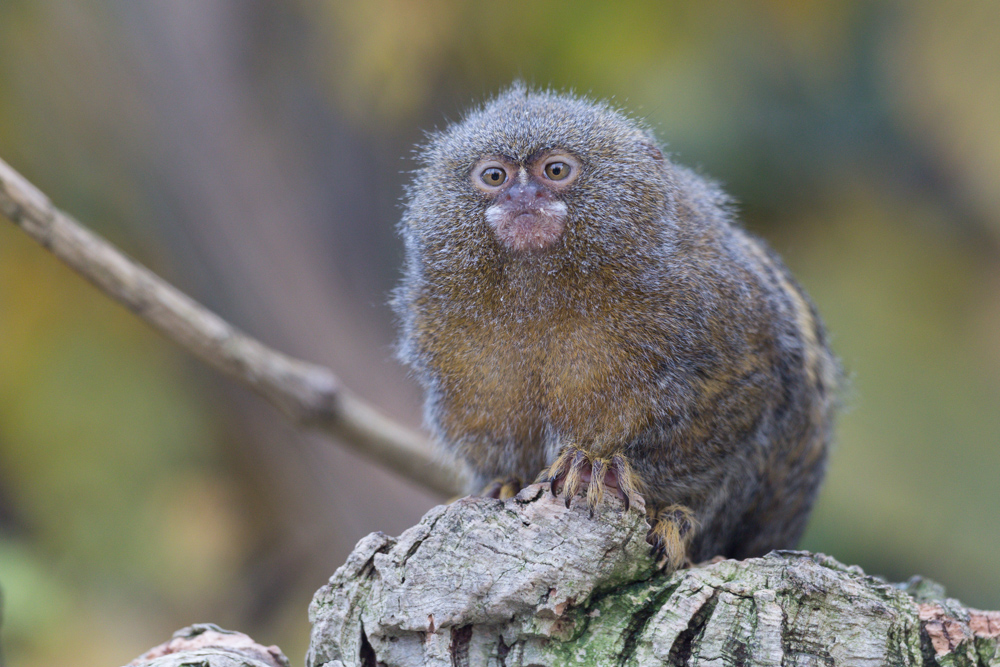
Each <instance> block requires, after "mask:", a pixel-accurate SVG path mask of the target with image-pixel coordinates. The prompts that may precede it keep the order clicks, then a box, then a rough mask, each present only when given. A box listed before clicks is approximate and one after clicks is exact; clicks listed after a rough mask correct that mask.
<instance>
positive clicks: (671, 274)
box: [393, 84, 839, 569]
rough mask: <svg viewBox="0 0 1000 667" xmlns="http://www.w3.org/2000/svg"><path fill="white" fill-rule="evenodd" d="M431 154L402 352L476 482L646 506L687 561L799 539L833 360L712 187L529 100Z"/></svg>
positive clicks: (807, 313) (414, 220)
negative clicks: (638, 501) (536, 483)
mask: <svg viewBox="0 0 1000 667" xmlns="http://www.w3.org/2000/svg"><path fill="white" fill-rule="evenodd" d="M418 154H419V160H420V166H419V168H418V169H417V170H416V173H415V175H414V179H413V183H412V185H411V186H410V187H409V189H408V191H407V196H406V209H405V212H404V214H403V218H402V221H401V223H400V230H401V233H402V236H403V238H404V240H405V244H406V268H405V275H404V278H403V280H402V283H401V284H400V285H399V287H398V288H397V290H396V292H395V296H394V299H393V305H394V308H395V310H396V313H397V315H398V316H399V318H400V320H401V329H402V333H401V344H400V356H401V358H402V359H403V360H404V361H405V362H406V363H407V364H409V366H410V367H411V368H412V369H413V371H414V373H415V375H416V377H417V379H418V380H419V381H420V383H421V384H422V385H423V387H424V389H425V391H426V406H425V417H426V420H427V422H428V424H429V426H430V427H431V429H432V430H433V432H434V434H435V435H436V436H437V438H438V439H439V440H440V441H441V442H443V443H444V444H445V445H446V446H447V447H449V448H451V449H452V450H453V451H454V452H455V453H456V454H457V455H458V456H459V457H460V458H462V459H464V460H465V461H466V462H467V463H468V465H469V466H470V468H471V469H472V471H473V472H474V475H475V482H474V486H475V490H477V491H479V492H482V493H486V494H491V495H494V496H499V497H506V496H509V495H512V494H513V493H516V492H517V490H519V489H520V488H521V486H522V485H524V484H525V483H530V482H531V481H533V480H535V479H536V478H539V476H540V475H541V477H542V478H543V479H546V480H550V481H551V483H552V491H553V493H557V494H558V493H560V492H561V493H563V494H565V497H566V501H567V503H568V502H569V500H570V499H571V498H572V497H573V496H574V495H575V494H576V493H577V492H578V491H585V492H586V501H587V502H588V503H589V504H590V506H591V508H592V509H593V508H594V507H595V506H596V505H597V504H599V503H600V502H601V500H602V498H603V497H604V495H605V494H606V493H609V494H610V493H613V494H615V495H617V496H619V497H621V498H623V499H624V500H625V503H626V505H627V504H628V503H629V502H630V501H632V500H634V497H635V495H636V494H640V495H641V496H642V497H643V499H644V501H645V505H646V511H647V513H648V515H649V518H650V525H651V526H652V529H651V531H650V534H649V539H650V542H651V543H652V544H653V545H654V548H655V550H656V551H657V554H658V557H659V558H660V562H661V564H662V565H664V566H665V567H668V568H671V569H672V568H675V567H678V566H679V565H680V564H682V563H683V562H685V560H690V561H693V562H698V561H701V560H705V559H707V558H710V557H712V556H715V555H724V556H728V557H734V558H745V557H749V556H754V555H760V554H763V553H765V552H767V551H770V550H771V549H775V548H791V547H793V546H794V545H795V543H796V541H797V540H798V538H799V536H800V535H801V533H802V530H803V528H804V527H805V521H806V518H807V516H808V514H809V511H810V509H811V506H812V504H813V500H814V498H815V495H816V491H817V488H818V486H819V483H820V481H821V478H822V476H823V471H824V466H825V459H826V452H827V447H828V443H829V440H830V432H831V420H832V413H833V410H834V402H835V400H834V399H835V394H836V384H837V380H838V377H839V371H838V366H837V363H836V361H835V359H834V357H833V356H832V355H831V353H830V351H829V349H828V347H827V343H826V336H825V334H824V330H823V327H822V325H821V323H820V320H819V318H818V316H817V314H816V311H815V309H814V308H813V306H812V304H811V302H810V301H809V299H808V297H807V296H806V295H805V294H804V293H803V291H802V289H801V288H800V287H799V286H798V285H797V284H796V283H795V281H794V280H793V279H792V278H791V276H790V275H789V273H788V271H787V269H786V268H785V267H784V265H783V264H782V263H781V261H780V260H779V259H778V258H777V257H776V255H775V254H774V253H773V252H772V251H770V250H769V249H768V248H767V247H766V246H765V245H764V244H763V243H762V242H761V241H760V240H758V239H756V238H754V237H752V236H751V235H750V234H748V233H747V232H745V231H744V230H743V229H741V228H740V227H739V226H737V225H736V224H734V222H733V219H732V218H733V214H732V206H731V205H730V203H729V200H728V199H727V198H726V196H725V195H724V194H723V193H722V192H721V191H720V190H719V189H718V188H717V186H716V185H714V184H713V183H711V182H710V181H707V180H705V179H704V178H702V177H700V176H698V175H697V174H695V173H693V172H692V171H689V170H688V169H685V168H683V167H680V166H677V165H675V164H673V163H672V162H670V161H669V160H668V159H667V158H666V157H665V156H664V154H663V152H662V151H661V149H660V147H659V145H658V143H657V141H656V139H655V138H654V136H653V135H652V133H651V131H650V130H649V129H647V128H646V127H644V126H643V125H642V124H641V123H639V122H637V121H635V120H634V119H632V118H630V117H628V116H627V115H625V114H624V113H622V112H621V111H619V110H617V109H615V108H612V107H611V106H609V105H607V104H604V103H595V102H593V101H590V100H586V99H581V98H577V97H574V96H570V95H566V94H561V93H555V92H543V91H534V90H531V89H529V88H527V87H525V86H524V85H521V84H515V85H514V86H513V87H512V88H510V89H509V90H507V91H506V92H504V93H502V94H501V95H499V96H498V97H496V98H495V99H493V100H491V101H489V102H487V103H486V104H485V105H483V106H482V107H480V108H478V109H475V110H473V111H472V112H471V113H469V114H468V115H467V116H466V117H465V118H464V119H463V120H462V121H461V122H459V123H456V124H454V125H451V126H450V127H448V128H446V129H445V130H443V131H441V132H437V133H434V134H432V135H431V137H430V140H429V142H428V143H427V145H425V146H423V147H422V148H421V149H419V150H418Z"/></svg>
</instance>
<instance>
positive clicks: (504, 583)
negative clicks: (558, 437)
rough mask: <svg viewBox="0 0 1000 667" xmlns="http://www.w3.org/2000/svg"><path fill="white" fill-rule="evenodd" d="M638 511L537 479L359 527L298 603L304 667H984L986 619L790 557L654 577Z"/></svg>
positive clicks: (915, 583)
mask: <svg viewBox="0 0 1000 667" xmlns="http://www.w3.org/2000/svg"><path fill="white" fill-rule="evenodd" d="M646 530H647V525H646V522H645V518H644V513H643V511H642V507H641V506H640V507H638V508H635V509H632V510H630V511H628V512H623V508H622V505H621V504H620V503H619V502H617V501H611V502H608V503H605V505H604V506H603V507H602V509H601V510H600V511H599V512H598V513H597V515H596V516H594V517H593V518H591V517H590V516H589V511H588V510H587V508H586V504H585V503H584V502H583V501H582V500H580V499H577V501H574V503H573V505H572V507H571V508H570V509H566V507H565V505H564V504H563V503H562V502H561V499H555V498H553V497H552V495H551V494H550V493H548V492H547V491H546V490H545V489H544V488H543V487H542V486H538V485H535V486H531V487H528V488H527V489H525V490H524V491H522V492H521V493H520V494H519V495H518V496H517V497H515V498H513V499H511V500H508V501H499V500H492V499H487V498H463V499H462V500H459V501H456V502H455V503H452V504H451V505H448V506H441V507H436V508H434V509H433V510H431V511H430V512H429V513H428V514H427V515H426V516H425V517H424V518H423V520H422V521H421V522H420V523H419V524H418V525H417V526H415V527H413V528H411V529H409V530H407V531H406V532H404V533H403V534H402V535H401V536H400V537H399V538H391V537H389V536H387V535H384V534H382V533H373V534H371V535H369V536H368V537H366V538H364V539H362V540H361V541H360V542H359V543H358V545H357V547H356V548H355V550H354V552H353V553H352V554H351V556H350V557H349V558H348V560H347V562H346V563H345V564H344V565H343V567H341V568H340V569H339V570H337V572H336V573H335V574H334V575H333V577H332V578H331V579H330V583H329V584H327V585H326V586H324V587H323V588H321V589H320V590H319V591H318V592H317V593H316V596H315V598H314V599H313V602H312V605H311V606H310V609H309V617H310V621H311V622H312V624H313V631H312V641H311V643H310V648H309V652H308V654H307V657H306V664H307V666H308V667H349V666H351V667H353V666H360V667H380V666H381V667H409V666H416V665H421V666H428V667H436V666H441V667H456V666H459V667H479V666H482V667H532V666H534V667H540V666H552V667H555V666H559V667H563V666H571V665H588V666H590V665H598V666H604V665H607V666H609V667H610V666H627V665H636V666H643V667H645V666H647V665H650V666H652V665H665V666H667V665H671V666H673V665H690V666H694V665H712V666H719V667H721V666H734V667H735V666H740V667H757V666H765V665H766V666H769V667H771V666H773V667H779V666H785V667H790V666H806V665H821V666H835V665H849V666H851V667H855V666H857V667H865V666H869V665H870V666H873V667H874V666H876V665H877V666H880V667H881V666H883V665H892V666H895V665H900V666H903V665H906V666H910V665H913V666H917V665H927V666H930V665H939V666H941V667H944V666H946V665H955V666H962V665H969V666H971V667H985V666H993V667H1000V612H982V611H977V610H974V609H968V608H966V607H963V606H962V605H961V604H960V603H959V602H958V601H956V600H952V599H948V598H946V597H945V596H944V591H943V590H942V589H941V587H940V586H938V585H937V584H934V583H933V582H930V581H927V580H923V579H920V578H914V579H912V580H911V581H910V582H908V583H906V584H889V583H887V582H885V581H883V580H881V579H878V578H876V577H870V576H867V575H865V574H864V573H863V572H862V571H861V570H860V569H859V568H857V567H848V566H845V565H842V564H841V563H838V562H837V561H836V560H834V559H832V558H829V557H827V556H823V555H819V554H810V553H806V552H794V551H787V552H774V553H771V554H768V555H767V556H765V557H763V558H754V559H748V560H746V561H742V562H737V561H731V560H726V561H721V562H718V563H714V564H711V565H703V566H698V567H694V568H691V569H688V570H682V571H680V572H677V573H674V574H673V575H670V576H665V575H662V574H658V573H655V572H654V571H653V567H652V561H651V559H650V557H649V547H648V545H647V544H646V542H645V534H646Z"/></svg>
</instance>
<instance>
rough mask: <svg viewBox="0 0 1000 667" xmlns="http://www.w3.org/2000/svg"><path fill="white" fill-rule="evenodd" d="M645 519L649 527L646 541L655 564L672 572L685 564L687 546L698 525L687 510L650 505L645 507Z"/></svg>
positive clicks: (677, 506)
mask: <svg viewBox="0 0 1000 667" xmlns="http://www.w3.org/2000/svg"><path fill="white" fill-rule="evenodd" d="M646 518H647V519H648V521H649V525H650V526H652V528H650V529H649V533H647V534H646V541H647V542H649V543H650V544H651V545H652V547H653V558H654V559H655V560H656V567H657V568H658V569H660V570H664V571H666V572H673V571H674V570H677V569H679V568H681V567H683V566H685V565H689V564H690V562H689V560H688V557H687V548H688V544H689V543H690V542H691V538H692V537H693V536H694V531H695V528H697V526H698V522H697V520H696V519H695V518H694V514H693V513H692V512H691V510H689V509H688V508H687V507H684V506H683V505H669V506H667V507H650V508H647V509H646Z"/></svg>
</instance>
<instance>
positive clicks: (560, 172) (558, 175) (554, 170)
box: [545, 160, 573, 181]
mask: <svg viewBox="0 0 1000 667" xmlns="http://www.w3.org/2000/svg"><path fill="white" fill-rule="evenodd" d="M572 171H573V168H572V167H571V166H569V164H567V163H565V162H560V161H559V160H553V161H552V162H549V163H548V164H547V165H545V175H546V176H548V177H549V178H550V179H552V180H553V181H561V180H563V179H565V178H566V177H568V176H569V175H570V173H571V172H572Z"/></svg>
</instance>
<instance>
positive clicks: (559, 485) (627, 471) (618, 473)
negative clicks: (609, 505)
mask: <svg viewBox="0 0 1000 667" xmlns="http://www.w3.org/2000/svg"><path fill="white" fill-rule="evenodd" d="M540 479H541V480H542V481H547V482H549V483H550V484H551V487H550V488H551V489H552V495H554V496H558V495H559V493H560V492H561V493H563V494H564V495H565V496H566V507H569V504H570V501H571V500H572V499H573V496H575V495H576V494H577V492H578V491H580V490H581V488H584V487H586V490H587V505H589V506H590V512H591V514H593V513H594V509H595V508H596V507H597V506H598V505H599V504H600V503H601V500H603V499H604V494H605V493H613V494H615V495H617V496H618V497H619V498H621V499H622V500H624V501H625V511H628V508H629V507H630V506H631V504H632V503H633V502H635V500H636V498H637V497H638V495H639V492H638V486H639V479H638V477H636V474H635V472H633V470H632V466H631V465H630V464H629V462H628V459H627V458H625V456H624V455H623V454H614V455H612V456H610V457H608V458H602V457H598V456H593V455H591V454H589V453H587V452H585V451H584V450H582V449H578V448H576V447H566V448H564V449H563V450H562V453H561V454H559V457H558V458H557V459H556V460H555V462H554V463H553V464H552V465H551V466H549V468H548V469H547V470H546V471H545V472H543V473H542V475H541V477H540Z"/></svg>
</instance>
